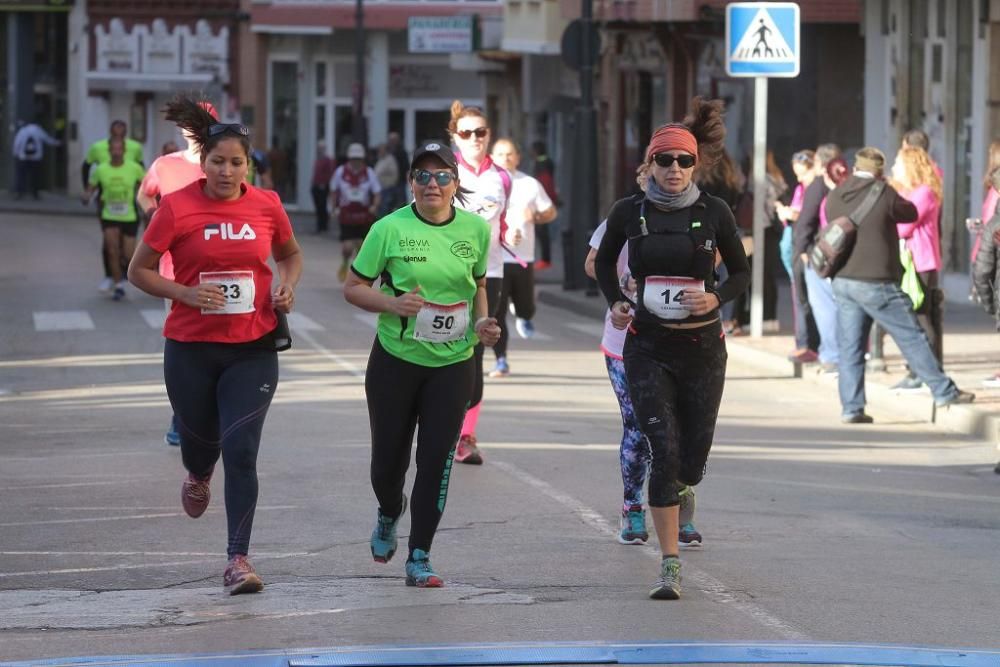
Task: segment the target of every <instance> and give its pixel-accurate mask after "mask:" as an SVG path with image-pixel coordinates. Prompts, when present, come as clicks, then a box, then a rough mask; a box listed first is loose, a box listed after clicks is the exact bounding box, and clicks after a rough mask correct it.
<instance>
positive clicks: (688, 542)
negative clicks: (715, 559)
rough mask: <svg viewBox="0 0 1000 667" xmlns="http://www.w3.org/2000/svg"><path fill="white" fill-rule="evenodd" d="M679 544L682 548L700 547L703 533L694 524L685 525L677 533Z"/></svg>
mask: <svg viewBox="0 0 1000 667" xmlns="http://www.w3.org/2000/svg"><path fill="white" fill-rule="evenodd" d="M677 542H678V544H680V545H681V546H682V547H700V546H701V533H699V532H698V530H697V529H696V528H695V527H694V524H693V523H685V524H684V525H683V526H681V529H680V530H679V531H678V533H677Z"/></svg>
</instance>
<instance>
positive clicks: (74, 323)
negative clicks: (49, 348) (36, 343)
mask: <svg viewBox="0 0 1000 667" xmlns="http://www.w3.org/2000/svg"><path fill="white" fill-rule="evenodd" d="M32 316H33V317H34V320H35V331H90V330H93V329H94V328H95V327H94V320H92V319H90V313H88V312H87V311H85V310H36V311H35V312H34V313H32Z"/></svg>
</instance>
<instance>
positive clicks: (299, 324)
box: [288, 313, 323, 331]
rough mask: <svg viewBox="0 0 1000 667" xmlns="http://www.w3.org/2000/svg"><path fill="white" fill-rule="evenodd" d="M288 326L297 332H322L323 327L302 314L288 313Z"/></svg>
mask: <svg viewBox="0 0 1000 667" xmlns="http://www.w3.org/2000/svg"><path fill="white" fill-rule="evenodd" d="M288 326H289V328H291V329H295V330H297V331H322V330H323V325H322V324H320V323H319V322H317V321H316V320H314V319H313V318H311V317H309V316H308V315H303V314H302V313H288Z"/></svg>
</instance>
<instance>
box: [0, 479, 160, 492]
mask: <svg viewBox="0 0 1000 667" xmlns="http://www.w3.org/2000/svg"><path fill="white" fill-rule="evenodd" d="M143 477H146V478H150V477H155V475H143ZM136 479H138V477H129V478H128V481H130V482H131V481H135V480H136ZM124 483H125V480H123V479H109V480H105V481H103V482H66V483H63V484H18V485H17V486H0V491H24V490H25V489H72V488H76V487H79V486H112V485H120V484H124Z"/></svg>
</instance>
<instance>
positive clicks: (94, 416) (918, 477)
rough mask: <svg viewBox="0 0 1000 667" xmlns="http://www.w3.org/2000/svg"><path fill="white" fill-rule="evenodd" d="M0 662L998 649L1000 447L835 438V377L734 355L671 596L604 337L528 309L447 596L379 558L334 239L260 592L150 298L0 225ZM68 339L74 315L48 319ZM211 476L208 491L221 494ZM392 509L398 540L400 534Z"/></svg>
mask: <svg viewBox="0 0 1000 667" xmlns="http://www.w3.org/2000/svg"><path fill="white" fill-rule="evenodd" d="M0 234H2V238H4V239H5V241H4V243H3V244H2V245H0V313H2V319H0V659H7V660H15V659H21V660H25V659H31V658H40V657H58V656H83V655H98V654H99V655H111V654H123V653H193V652H204V651H232V650H248V649H257V648H284V647H322V646H345V645H362V644H365V645H369V644H375V645H378V644H407V643H427V642H504V641H547V640H609V641H634V640H659V639H708V640H754V639H756V640H781V639H791V640H814V641H837V642H889V643H896V644H921V645H940V646H952V647H960V646H965V647H982V648H998V647H1000V632H998V630H997V627H998V626H997V618H1000V568H998V567H997V565H998V553H1000V478H998V477H997V476H996V475H994V474H993V472H992V464H993V463H994V462H995V453H996V450H995V447H994V445H992V444H989V443H980V442H976V441H973V440H969V439H964V438H962V437H959V436H956V435H953V434H949V433H947V432H944V431H940V430H935V429H934V428H933V427H932V426H930V425H928V424H925V423H918V422H915V421H912V420H909V419H906V418H903V417H900V418H899V419H898V420H895V421H893V420H888V419H885V420H880V421H879V423H878V424H876V425H873V426H851V427H846V426H841V425H840V424H839V423H838V414H839V405H838V404H837V402H836V400H835V397H833V396H831V395H829V393H828V390H827V389H825V388H823V387H819V386H815V385H811V384H808V383H803V382H799V381H796V380H793V379H788V378H777V377H770V376H767V375H766V374H761V373H760V372H758V371H757V370H755V369H754V368H753V367H751V366H748V365H746V364H744V363H741V360H740V359H738V358H731V359H730V365H729V380H728V382H727V386H726V395H725V398H724V401H723V407H722V414H721V418H720V422H719V429H718V433H717V439H716V443H715V446H714V448H713V454H712V457H711V459H710V462H709V473H708V476H707V477H706V479H705V481H704V482H703V483H702V485H700V486H699V487H698V516H697V525H698V527H699V529H700V530H701V532H702V533H703V534H704V536H705V540H706V541H705V545H704V546H703V547H702V548H700V549H689V550H687V551H686V552H685V553H684V554H682V556H683V561H684V570H683V576H684V582H683V583H684V593H683V599H682V600H681V601H678V602H655V601H651V600H648V599H647V598H646V590H647V587H648V585H649V584H650V583H651V582H652V581H653V580H654V579H655V578H656V574H657V569H658V567H657V562H658V555H657V554H656V553H655V551H654V550H653V549H651V548H647V547H636V546H622V545H619V544H618V543H617V542H616V541H615V539H614V536H615V534H616V531H617V524H618V512H619V508H620V503H621V480H620V475H619V467H618V457H617V442H618V438H619V437H620V418H619V415H618V410H617V405H616V403H615V401H614V397H613V394H612V392H611V389H610V385H609V383H608V380H607V376H606V373H605V369H604V362H603V357H602V355H601V353H600V352H599V350H598V349H597V342H598V338H599V332H600V323H599V322H596V321H593V320H591V319H588V318H587V317H585V316H584V315H581V314H579V313H574V312H571V311H567V310H559V309H554V308H551V307H549V308H545V307H543V308H542V309H541V311H540V313H539V315H538V317H537V319H536V324H537V327H538V330H539V332H540V334H541V335H540V336H539V337H538V338H537V339H534V340H531V341H522V340H520V339H518V338H516V336H515V338H514V339H513V341H512V344H511V351H510V363H511V368H512V374H511V375H510V377H508V378H505V379H502V380H488V381H487V383H488V384H487V388H486V399H485V402H484V409H483V413H482V419H481V427H480V442H481V445H482V447H483V451H484V453H485V456H486V464H485V465H484V466H482V467H470V466H461V465H457V466H456V470H455V472H454V474H453V476H452V483H451V491H450V495H449V503H448V507H447V510H446V512H445V515H444V519H443V521H442V525H441V529H440V531H439V533H438V536H437V539H436V541H435V545H434V550H433V557H434V564H435V567H436V569H437V570H438V572H439V573H440V574H442V576H444V577H445V579H446V581H447V586H446V587H445V588H443V589H440V590H417V589H413V588H407V587H406V586H404V584H403V576H402V569H403V563H402V561H403V558H401V557H399V556H397V559H396V560H394V561H393V562H392V563H390V564H388V565H379V564H376V563H373V562H372V561H371V558H370V555H369V552H368V535H369V533H370V530H371V527H372V523H373V520H374V516H375V503H374V496H373V494H372V492H371V489H370V487H369V484H368V456H369V454H368V445H369V441H368V420H367V419H368V418H367V412H366V408H365V402H364V391H363V385H362V376H363V372H364V368H365V363H366V359H367V354H368V350H369V348H370V345H371V340H372V337H373V333H374V329H373V326H372V324H373V317H372V316H370V315H367V314H364V313H361V312H360V311H358V310H355V309H353V308H351V307H350V306H348V305H347V304H346V303H345V302H344V301H343V298H342V296H341V292H340V288H339V284H338V283H337V281H336V269H337V266H338V263H339V253H338V248H337V245H336V243H335V242H334V241H332V240H330V239H327V238H318V237H315V236H308V235H303V236H302V237H301V239H300V240H301V242H302V244H303V246H304V248H305V254H306V275H305V278H304V279H303V283H302V285H301V286H300V289H299V291H298V298H297V305H298V309H299V314H298V316H297V317H296V318H295V319H294V320H293V325H294V327H295V330H294V335H295V345H294V348H293V349H292V350H291V351H289V352H286V353H283V354H282V355H281V380H280V383H279V387H278V390H277V394H276V398H275V402H274V405H273V407H272V409H271V412H270V415H269V417H268V421H267V425H266V427H265V431H264V441H263V445H262V447H261V456H260V461H259V471H260V486H261V492H260V500H259V508H258V509H259V511H258V513H257V520H256V525H255V529H254V537H253V544H252V553H251V558H253V560H254V562H255V564H256V565H257V569H258V571H259V572H260V573H261V575H262V577H263V578H264V580H265V582H266V588H265V591H264V592H263V593H262V594H260V595H255V596H238V597H229V596H226V595H224V594H223V591H222V581H221V579H222V571H223V569H224V567H225V555H224V551H225V517H224V512H223V507H222V503H221V493H217V496H216V498H215V499H214V500H213V504H212V506H211V507H210V508H209V510H208V512H207V513H206V514H205V516H203V517H202V518H200V519H198V520H192V519H189V518H188V517H187V516H186V515H184V513H183V511H182V509H181V507H180V502H179V498H178V495H179V487H180V483H181V480H182V478H183V472H182V468H181V464H180V457H179V453H178V450H177V449H176V448H171V447H168V446H166V445H164V444H163V442H162V436H163V431H164V427H165V426H166V424H167V421H168V419H169V415H170V409H169V406H168V404H167V401H166V394H165V392H164V389H163V384H162V369H161V352H162V338H161V335H160V331H159V329H158V326H159V320H160V319H161V318H162V305H161V302H160V301H158V300H156V299H153V298H151V297H148V296H145V295H141V294H139V293H137V292H136V290H134V289H130V290H129V293H128V296H127V297H126V299H125V300H123V301H122V302H118V303H115V302H112V301H111V300H110V299H109V298H108V297H107V296H105V295H101V294H99V293H98V292H97V290H96V289H95V288H96V285H97V283H98V281H99V279H100V277H101V276H100V261H99V255H98V245H99V240H98V239H99V232H98V228H97V223H96V221H95V220H94V219H93V218H92V217H89V216H84V217H80V218H70V217H60V218H51V219H47V218H44V217H41V216H35V217H32V216H25V215H16V216H14V215H0ZM60 327H69V328H65V329H63V330H59V328H60ZM221 482H222V480H221V473H220V479H218V480H217V481H216V483H215V487H214V488H216V489H219V490H221ZM407 527H408V523H407V521H406V520H404V523H403V527H402V529H401V533H402V534H404V535H405V534H406V533H407V531H408V528H407Z"/></svg>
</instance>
